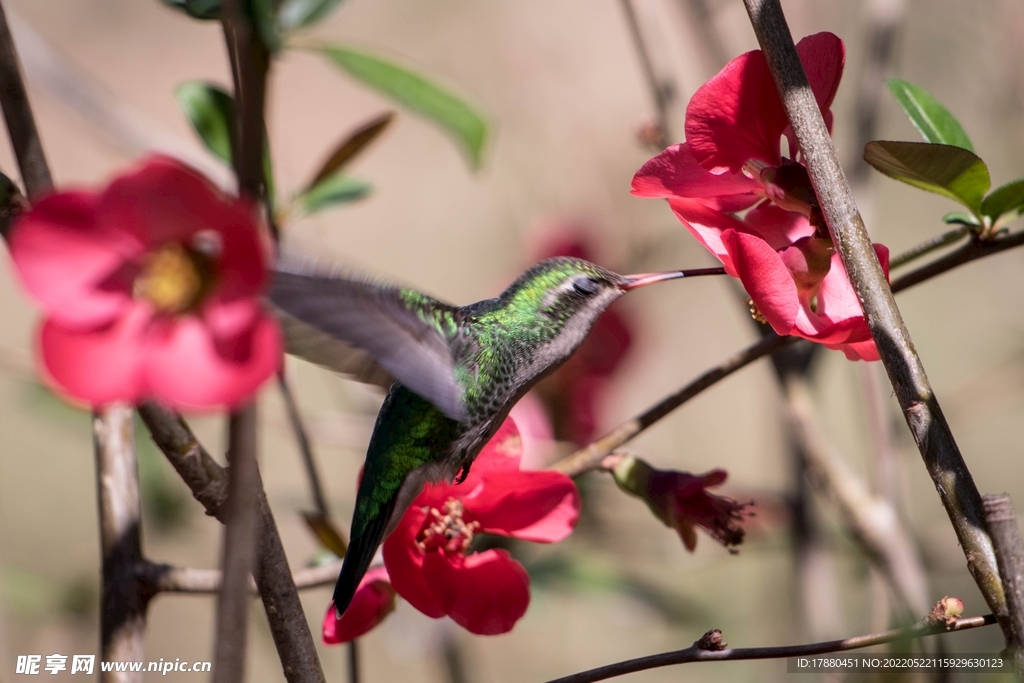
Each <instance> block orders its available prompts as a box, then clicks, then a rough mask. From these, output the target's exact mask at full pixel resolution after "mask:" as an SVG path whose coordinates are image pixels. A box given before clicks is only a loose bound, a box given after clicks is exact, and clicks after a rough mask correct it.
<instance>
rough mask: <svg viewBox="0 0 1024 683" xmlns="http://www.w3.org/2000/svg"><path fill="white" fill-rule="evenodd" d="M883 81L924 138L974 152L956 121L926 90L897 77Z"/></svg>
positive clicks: (968, 139)
mask: <svg viewBox="0 0 1024 683" xmlns="http://www.w3.org/2000/svg"><path fill="white" fill-rule="evenodd" d="M885 82H886V84H887V85H888V86H889V92H891V93H892V96H893V97H895V98H896V101H897V102H899V105H900V106H901V107H902V108H903V111H904V112H906V114H907V117H908V118H909V119H910V122H911V123H912V124H914V128H917V130H918V131H920V133H921V135H922V136H924V139H925V140H927V141H928V142H934V143H935V144H939V145H953V146H954V147H962V148H963V149H966V150H968V151H969V152H973V151H974V146H973V145H971V139H970V138H968V137H967V133H966V132H965V131H964V129H963V127H962V126H961V125H960V122H959V121H957V120H956V118H955V117H954V116H953V115H952V114H950V113H949V110H948V109H946V108H945V107H943V106H942V105H941V104H939V102H938V100H936V99H935V98H934V97H932V96H931V95H929V94H928V91H926V90H925V89H924V88H922V87H920V86H917V85H914V84H913V83H908V82H907V81H902V80H900V79H898V78H889V79H887V80H886V81H885Z"/></svg>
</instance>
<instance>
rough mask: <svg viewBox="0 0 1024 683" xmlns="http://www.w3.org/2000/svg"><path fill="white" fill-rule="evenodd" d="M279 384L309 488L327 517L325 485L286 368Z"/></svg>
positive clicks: (315, 501)
mask: <svg viewBox="0 0 1024 683" xmlns="http://www.w3.org/2000/svg"><path fill="white" fill-rule="evenodd" d="M277 386H278V388H279V389H280V390H281V398H283V399H284V406H285V410H286V411H287V412H288V421H289V422H290V423H291V425H292V431H293V432H295V440H296V441H297V442H298V444H299V451H300V452H301V453H302V462H303V464H304V465H305V466H306V476H307V477H308V478H309V488H310V490H311V491H312V492H313V502H314V503H315V504H316V509H317V512H319V513H320V515H321V516H322V517H324V518H325V519H326V518H327V516H328V512H327V498H326V497H325V496H324V489H323V486H321V485H320V474H319V472H317V468H316V460H315V459H314V457H313V447H312V444H311V443H310V441H309V434H308V433H307V432H306V426H305V425H304V424H303V422H302V415H301V414H300V413H299V406H298V404H297V403H296V402H295V394H293V393H292V390H291V387H290V386H289V385H288V380H287V379H285V376H284V369H282V370H281V372H279V373H278V375H277Z"/></svg>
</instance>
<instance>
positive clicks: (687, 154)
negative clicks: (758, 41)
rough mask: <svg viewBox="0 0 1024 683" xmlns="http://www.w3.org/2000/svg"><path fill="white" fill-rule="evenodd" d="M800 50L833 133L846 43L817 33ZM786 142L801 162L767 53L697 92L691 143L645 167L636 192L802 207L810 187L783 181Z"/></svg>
mask: <svg viewBox="0 0 1024 683" xmlns="http://www.w3.org/2000/svg"><path fill="white" fill-rule="evenodd" d="M797 52H798V53H799V55H800V61H801V63H802V64H803V66H804V71H805V72H806V73H807V78H808V80H809V81H810V84H811V89H812V90H813V91H814V95H815V97H816V99H817V100H818V105H819V106H820V107H821V110H822V116H823V117H824V118H825V123H826V124H827V125H828V126H829V128H830V129H831V127H832V112H831V110H830V109H829V107H830V106H831V104H832V99H833V98H834V97H835V94H836V90H837V89H838V88H839V79H840V78H841V77H842V75H843V63H844V61H845V51H844V47H843V41H841V40H840V39H839V38H838V37H836V36H835V35H833V34H831V33H817V34H815V35H813V36H807V37H806V38H804V39H803V40H801V41H800V42H799V43H798V44H797ZM783 138H785V139H786V140H787V142H788V143H789V150H790V155H791V157H792V159H794V160H796V159H798V158H799V147H798V146H797V143H796V139H795V138H794V137H793V135H792V130H790V128H789V123H788V121H787V119H786V113H785V110H784V109H783V108H782V101H781V100H779V95H778V93H777V92H776V89H775V84H774V83H773V82H772V78H771V74H770V73H769V72H768V65H767V64H766V63H765V60H764V55H762V54H761V51H760V50H753V51H752V52H747V53H746V54H743V55H740V56H739V57H737V58H736V59H733V60H732V61H731V62H729V63H728V64H727V65H726V66H725V68H724V69H722V70H721V71H720V72H719V73H718V75H716V76H715V77H714V78H712V79H711V80H710V81H708V82H707V83H705V84H704V85H703V86H701V87H700V88H699V89H698V90H697V92H696V93H694V95H693V98H692V99H691V100H690V103H689V105H688V106H687V107H686V142H685V143H683V144H680V145H673V146H672V147H669V148H668V149H666V150H665V151H664V152H662V153H661V154H659V155H658V156H656V157H654V158H653V159H651V160H650V161H648V162H647V163H646V164H644V166H643V167H642V168H641V169H640V171H639V172H638V173H637V174H636V177H635V178H634V179H633V194H635V195H637V196H640V197H664V198H667V199H670V198H674V197H677V198H682V199H700V200H702V203H703V204H704V205H706V206H710V207H712V208H717V209H720V210H722V211H730V212H731V211H739V210H741V209H745V208H747V207H750V206H752V205H753V204H754V203H755V202H757V201H758V200H759V199H760V198H761V197H768V198H769V199H774V200H777V201H776V203H782V204H786V203H787V201H786V200H785V199H783V197H787V196H788V199H789V201H791V202H792V203H793V205H794V206H798V205H800V203H801V202H802V201H804V202H805V201H806V199H807V196H806V189H807V186H803V187H802V188H800V189H795V188H789V187H787V186H788V185H790V184H791V183H787V182H786V181H785V180H786V179H783V182H781V183H779V182H777V181H778V178H777V174H778V172H779V169H780V168H782V167H783V166H784V165H786V160H785V159H784V157H783V156H782V140H783ZM784 173H785V172H784ZM787 190H788V191H787ZM789 195H791V196H789ZM784 208H793V207H791V206H785V207H784Z"/></svg>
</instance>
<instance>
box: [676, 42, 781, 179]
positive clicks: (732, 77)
mask: <svg viewBox="0 0 1024 683" xmlns="http://www.w3.org/2000/svg"><path fill="white" fill-rule="evenodd" d="M787 125H788V122H787V120H786V115H785V112H784V111H783V109H782V102H781V101H780V100H779V96H778V93H777V92H776V90H775V83H774V82H773V81H772V77H771V74H770V73H769V72H768V65H767V64H766V63H765V60H764V55H762V54H761V51H760V50H753V51H751V52H747V53H745V54H742V55H740V56H739V57H736V58H735V59H733V60H732V61H731V62H729V63H728V64H727V65H726V66H725V68H724V69H722V70H721V71H720V72H718V74H717V75H716V76H715V77H714V78H712V79H711V80H710V81H708V82H707V83H705V84H704V85H702V86H701V87H700V88H698V89H697V92H696V93H694V95H693V98H692V99H691V100H690V103H689V105H687V107H686V140H687V142H688V143H689V145H690V149H691V150H692V152H693V156H694V158H695V159H696V160H697V163H699V164H700V165H701V166H703V167H704V168H706V169H707V170H708V171H710V172H711V173H714V174H716V175H719V174H722V173H727V172H728V173H733V174H738V173H740V172H741V169H742V168H743V165H744V164H745V163H746V162H747V161H748V160H750V159H760V160H761V161H764V162H765V163H767V164H768V165H770V166H777V165H778V164H779V163H780V162H781V161H782V158H781V156H780V155H779V141H780V137H781V135H782V131H783V130H784V129H785V128H786V126H787Z"/></svg>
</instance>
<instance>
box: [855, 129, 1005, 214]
mask: <svg viewBox="0 0 1024 683" xmlns="http://www.w3.org/2000/svg"><path fill="white" fill-rule="evenodd" d="M864 161H866V162H868V163H869V164H871V165H872V166H874V167H875V168H876V169H878V170H879V171H881V172H882V173H884V174H885V175H887V176H889V177H890V178H894V179H896V180H899V181H901V182H904V183H907V184H908V185H913V186H914V187H919V188H921V189H922V190H927V191H929V192H935V193H936V194H941V195H944V196H946V197H949V198H950V199H953V200H955V201H958V202H960V203H961V204H963V205H964V206H966V207H967V208H968V209H970V210H971V211H973V212H974V213H975V214H978V213H980V211H981V199H982V197H984V196H985V192H987V191H988V188H989V185H990V184H991V181H990V180H989V176H988V167H987V166H985V162H984V161H982V160H981V159H980V158H978V156H977V155H976V154H974V152H971V151H969V150H966V149H963V148H962V147H953V146H951V145H933V144H930V143H927V142H892V141H888V140H876V141H874V142H869V143H868V144H867V145H866V146H865V147H864Z"/></svg>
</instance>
